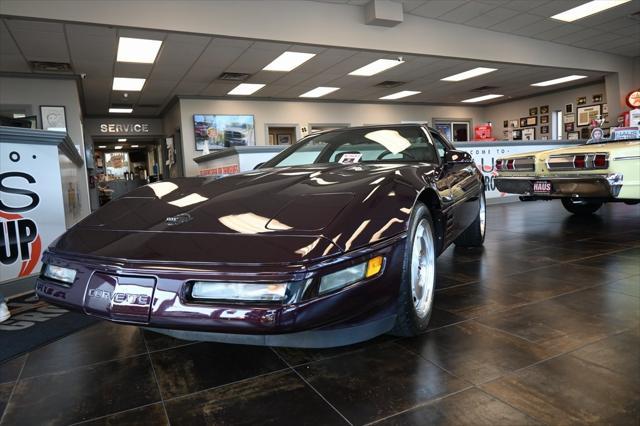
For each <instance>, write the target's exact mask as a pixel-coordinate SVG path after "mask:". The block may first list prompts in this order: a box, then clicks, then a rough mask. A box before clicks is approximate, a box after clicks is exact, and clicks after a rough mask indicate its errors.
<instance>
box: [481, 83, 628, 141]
mask: <svg viewBox="0 0 640 426" xmlns="http://www.w3.org/2000/svg"><path fill="white" fill-rule="evenodd" d="M593 95H602V97H603V103H606V102H607V95H606V92H605V85H604V83H598V84H593V85H588V86H582V87H578V88H575V89H569V90H563V91H558V92H553V93H548V94H545V95H540V96H535V97H530V98H525V99H519V100H516V101H512V102H505V103H502V104H498V105H492V106H487V107H485V108H484V117H485V119H486V120H487V121H490V122H492V123H493V136H494V137H496V138H498V139H502V131H503V130H506V129H505V128H504V127H503V121H504V120H519V119H520V118H521V117H528V116H529V108H532V107H537V108H538V125H537V126H536V139H540V126H541V125H540V112H539V110H540V106H542V105H549V124H548V125H549V126H550V127H551V114H552V113H553V111H557V110H560V111H563V112H564V106H565V104H569V103H571V104H573V108H574V114H575V112H576V108H577V105H576V99H577V98H578V97H581V96H584V97H586V98H587V103H586V105H592V104H594V102H592V99H593V98H592V96H593ZM610 118H611V119H615V117H612V116H611V117H610ZM576 124H577V123H576ZM563 128H564V126H563ZM576 129H578V128H577V127H576ZM576 131H579V129H578V130H576ZM547 136H548V137H549V139H551V130H549V134H548V135H547ZM566 137H567V133H566V132H563V138H565V139H566Z"/></svg>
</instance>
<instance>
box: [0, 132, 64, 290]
mask: <svg viewBox="0 0 640 426" xmlns="http://www.w3.org/2000/svg"><path fill="white" fill-rule="evenodd" d="M0 148H1V149H0V225H1V227H0V282H2V281H7V280H12V279H15V278H19V277H26V276H29V275H31V274H33V273H37V272H39V270H40V266H41V265H40V259H41V257H42V252H43V251H44V250H45V249H46V248H47V247H48V245H49V244H51V243H52V242H53V240H54V239H55V238H57V237H58V236H59V235H60V234H62V233H63V232H64V231H65V229H66V227H65V218H64V207H63V199H62V187H61V183H60V182H61V180H60V168H59V165H58V147H57V146H55V145H40V144H35V143H34V144H32V145H29V144H21V143H5V142H0Z"/></svg>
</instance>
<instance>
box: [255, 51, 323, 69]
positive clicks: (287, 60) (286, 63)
mask: <svg viewBox="0 0 640 426" xmlns="http://www.w3.org/2000/svg"><path fill="white" fill-rule="evenodd" d="M314 56H316V54H315V53H302V52H284V53H283V54H282V55H280V56H278V57H277V58H276V59H274V60H273V61H272V62H271V63H270V64H269V65H267V66H266V67H264V68H262V69H263V70H264V71H291V70H292V69H294V68H296V67H299V66H300V65H302V64H303V63H305V62H307V61H308V60H309V59H311V58H313V57H314Z"/></svg>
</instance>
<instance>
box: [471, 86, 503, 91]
mask: <svg viewBox="0 0 640 426" xmlns="http://www.w3.org/2000/svg"><path fill="white" fill-rule="evenodd" d="M496 89H499V87H498V86H480V87H476V88H475V89H471V91H472V92H490V91H494V90H496Z"/></svg>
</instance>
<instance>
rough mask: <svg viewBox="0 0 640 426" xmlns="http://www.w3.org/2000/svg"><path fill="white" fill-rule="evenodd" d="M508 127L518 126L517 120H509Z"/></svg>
mask: <svg viewBox="0 0 640 426" xmlns="http://www.w3.org/2000/svg"><path fill="white" fill-rule="evenodd" d="M509 127H513V128H516V127H518V120H511V121H510V122H509Z"/></svg>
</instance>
